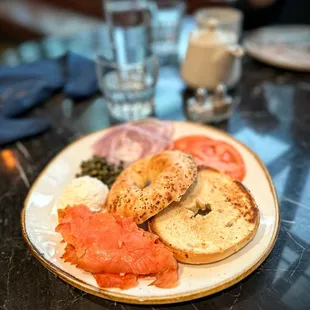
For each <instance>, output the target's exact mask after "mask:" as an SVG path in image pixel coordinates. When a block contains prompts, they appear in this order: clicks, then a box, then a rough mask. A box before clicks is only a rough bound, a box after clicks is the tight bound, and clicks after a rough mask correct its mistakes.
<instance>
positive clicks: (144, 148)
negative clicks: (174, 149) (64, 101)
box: [93, 119, 173, 166]
mask: <svg viewBox="0 0 310 310" xmlns="http://www.w3.org/2000/svg"><path fill="white" fill-rule="evenodd" d="M172 135H173V125H172V123H170V122H162V121H159V120H156V119H147V120H142V121H137V122H132V123H127V124H124V125H119V126H116V127H114V128H112V129H111V130H109V132H108V133H107V134H105V135H104V136H103V137H102V138H100V139H99V140H98V141H97V142H96V143H95V144H94V146H93V150H94V153H95V154H96V155H99V156H104V157H106V158H107V160H108V161H109V162H110V163H114V164H118V163H119V162H120V161H124V162H125V166H128V165H130V164H131V163H133V162H135V161H137V160H138V159H140V158H142V157H145V156H147V155H152V154H156V153H158V152H161V151H163V150H165V149H167V148H168V147H169V146H170V144H171V141H172Z"/></svg>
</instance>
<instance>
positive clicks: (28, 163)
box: [0, 43, 310, 310]
mask: <svg viewBox="0 0 310 310" xmlns="http://www.w3.org/2000/svg"><path fill="white" fill-rule="evenodd" d="M31 44H37V45H38V46H39V43H31ZM23 52H24V53H25V49H22V48H19V49H17V50H11V51H9V52H8V53H7V54H6V55H5V57H6V58H5V59H7V62H11V63H12V62H14V61H15V62H19V61H27V59H28V60H29V57H28V56H29V55H31V53H29V49H28V50H27V49H26V54H23ZM14 53H15V54H14ZM27 53H28V54H27ZM41 53H42V54H40V55H39V56H38V55H36V57H37V58H38V57H44V55H45V54H44V52H42V50H41ZM25 55H26V56H25ZM27 55H28V56H27ZM33 55H34V54H32V56H33ZM8 56H9V58H8ZM14 57H15V58H14ZM27 57H28V58H27ZM30 58H31V57H30ZM3 59H4V58H3ZM31 59H32V60H34V59H33V57H32V58H31ZM184 90H185V86H184V84H183V83H182V81H181V79H180V77H179V71H178V69H177V68H176V67H173V66H171V67H169V66H167V67H163V68H161V72H160V79H159V83H158V87H157V98H156V99H157V100H156V114H157V116H158V117H159V118H161V119H173V120H182V119H184V118H185V116H184V113H183V100H182V98H183V97H184ZM236 94H237V96H239V98H240V100H239V102H238V103H237V104H236V105H235V108H234V112H233V116H232V118H231V119H230V120H229V121H228V122H226V123H223V124H221V125H220V127H221V128H222V129H224V130H226V131H228V132H229V133H231V134H232V135H233V136H235V137H237V138H238V139H239V140H241V141H242V142H244V143H246V144H247V145H248V146H249V147H250V148H251V149H253V150H254V151H255V152H256V153H257V154H258V155H259V156H260V157H261V159H262V160H263V161H264V163H265V164H266V166H267V168H268V169H269V171H270V173H271V175H272V178H273V181H274V183H275V186H276V189H277V192H278V195H279V201H280V209H281V228H280V233H279V238H278V240H277V242H276V245H275V247H274V249H273V251H272V252H271V254H270V255H269V257H268V258H267V259H266V261H265V262H264V263H263V264H262V265H261V266H260V267H259V268H258V269H257V270H256V271H254V272H253V273H252V274H251V275H250V276H248V277H247V278H246V279H244V280H243V281H241V282H240V283H238V284H236V285H234V286H233V287H231V288H229V289H226V290H225V291H223V292H220V293H217V294H215V295H213V296H210V297H206V298H203V299H199V300H195V301H192V302H186V303H183V304H176V305H170V306H164V305H163V306H152V307H149V306H139V307H138V306H137V307H136V306H133V305H125V304H119V303H116V302H111V301H107V300H104V299H100V298H97V297H94V296H91V295H89V294H86V293H84V292H82V291H80V290H78V289H75V288H74V287H72V286H70V285H68V284H66V283H64V282H63V281H62V280H60V279H58V278H57V277H56V276H54V275H53V274H52V273H51V272H49V271H48V270H47V269H45V268H44V267H43V266H42V265H41V264H40V263H39V262H38V261H37V260H36V259H35V258H34V257H33V256H32V255H31V254H30V252H29V250H28V248H27V246H26V244H25V242H24V240H23V238H22V235H21V229H20V211H21V209H22V207H23V201H24V199H25V197H26V195H27V192H28V190H29V188H30V186H31V184H32V183H33V182H34V180H35V178H36V177H37V176H38V174H39V173H40V171H41V170H42V169H43V168H44V166H45V165H46V164H47V163H48V162H49V161H50V160H51V159H52V158H53V157H54V156H55V155H56V154H57V153H58V152H59V151H60V150H61V149H62V148H64V147H65V146H66V145H68V143H70V142H71V141H73V140H74V139H76V138H77V137H79V136H81V135H83V134H87V133H90V132H93V131H95V130H98V129H101V128H104V127H106V126H108V125H109V118H108V116H107V110H106V107H105V104H104V102H103V101H102V99H100V97H98V96H97V97H94V98H92V99H89V100H86V101H83V102H79V103H74V102H72V101H71V100H69V99H67V98H65V97H64V96H63V95H62V94H58V95H56V96H54V97H53V98H51V99H50V100H48V102H46V103H45V104H44V105H42V106H41V107H39V108H37V109H36V110H35V111H33V112H31V113H29V115H49V116H51V117H52V119H53V128H52V130H50V131H49V132H47V133H45V134H43V135H40V136H37V137H35V138H32V139H28V140H24V141H22V142H17V143H14V144H11V145H7V146H6V147H4V148H0V240H1V242H0V308H1V309H9V310H15V309H52V310H57V309H90V310H95V309H122V310H125V309H128V310H129V309H180V310H192V309H193V310H197V309H251V310H255V309H259V310H261V309H310V294H309V287H310V246H309V243H310V75H309V74H303V73H293V72H287V71H284V70H280V69H276V68H272V67H268V66H266V65H263V64H260V63H258V62H255V61H254V60H251V59H249V58H247V57H246V58H245V60H244V68H243V77H242V81H241V82H240V85H239V86H238V88H237V90H236ZM258 186H259V180H258Z"/></svg>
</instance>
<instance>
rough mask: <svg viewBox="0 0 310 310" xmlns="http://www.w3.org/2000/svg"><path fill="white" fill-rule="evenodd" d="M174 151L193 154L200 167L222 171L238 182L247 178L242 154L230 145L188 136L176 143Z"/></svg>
mask: <svg viewBox="0 0 310 310" xmlns="http://www.w3.org/2000/svg"><path fill="white" fill-rule="evenodd" d="M174 149H177V150H180V151H183V152H187V153H190V154H192V155H193V156H194V157H195V159H196V161H197V164H198V165H206V166H208V167H211V168H214V169H217V170H219V171H222V172H224V173H226V174H228V175H230V176H231V177H233V178H234V179H236V180H239V181H242V180H243V178H244V176H245V165H244V161H243V159H242V157H241V155H240V153H239V152H238V151H237V150H236V149H235V148H234V147H233V146H232V145H230V144H229V143H226V142H224V141H218V140H212V139H210V138H209V137H206V136H197V135H196V136H188V137H183V138H181V139H178V140H176V141H175V142H174Z"/></svg>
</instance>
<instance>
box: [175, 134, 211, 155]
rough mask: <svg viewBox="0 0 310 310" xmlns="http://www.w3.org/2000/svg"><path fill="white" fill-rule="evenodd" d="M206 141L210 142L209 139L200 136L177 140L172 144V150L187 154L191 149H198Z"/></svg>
mask: <svg viewBox="0 0 310 310" xmlns="http://www.w3.org/2000/svg"><path fill="white" fill-rule="evenodd" d="M208 141H212V139H211V138H209V137H207V136H202V135H193V136H186V137H182V138H180V139H177V140H175V141H174V142H173V148H174V149H175V150H179V151H183V152H189V150H191V149H195V148H200V147H201V146H203V145H204V144H206V143H207V142H208Z"/></svg>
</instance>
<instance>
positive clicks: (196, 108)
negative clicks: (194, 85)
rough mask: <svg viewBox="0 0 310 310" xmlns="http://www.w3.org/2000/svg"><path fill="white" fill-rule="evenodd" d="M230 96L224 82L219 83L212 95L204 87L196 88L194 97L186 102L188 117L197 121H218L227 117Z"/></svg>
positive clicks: (229, 112)
mask: <svg viewBox="0 0 310 310" xmlns="http://www.w3.org/2000/svg"><path fill="white" fill-rule="evenodd" d="M232 103H233V100H232V97H231V96H229V95H228V94H227V88H226V86H225V85H224V84H219V85H218V86H217V87H216V89H215V92H214V94H213V95H208V92H207V91H206V90H205V89H204V88H198V89H197V90H196V94H195V97H192V98H190V99H188V101H187V103H186V107H187V115H188V118H189V119H190V120H192V121H194V122H198V123H218V122H221V121H224V120H227V119H229V117H230V116H231V112H232Z"/></svg>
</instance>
